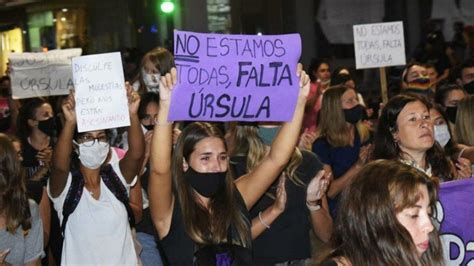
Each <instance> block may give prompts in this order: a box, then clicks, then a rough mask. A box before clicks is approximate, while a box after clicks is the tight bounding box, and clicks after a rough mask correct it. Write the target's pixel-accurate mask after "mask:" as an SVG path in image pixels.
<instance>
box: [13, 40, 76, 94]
mask: <svg viewBox="0 0 474 266" xmlns="http://www.w3.org/2000/svg"><path fill="white" fill-rule="evenodd" d="M81 53H82V49H80V48H75V49H65V50H52V51H49V52H46V53H11V54H10V56H9V58H8V60H9V62H10V68H11V79H12V82H11V84H12V95H13V98H15V99H23V98H32V97H41V96H54V95H66V94H68V93H69V90H70V89H73V82H72V71H71V58H74V57H77V56H80V55H81Z"/></svg>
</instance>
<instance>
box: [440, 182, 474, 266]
mask: <svg viewBox="0 0 474 266" xmlns="http://www.w3.org/2000/svg"><path fill="white" fill-rule="evenodd" d="M473 194H474V179H472V178H471V179H465V180H458V181H451V182H445V183H442V184H441V188H440V192H439V202H438V204H437V207H436V213H435V218H436V220H437V221H438V222H439V223H440V224H441V228H440V235H441V242H442V244H443V254H444V262H445V265H474V226H473V221H474V205H473V204H472V195H473Z"/></svg>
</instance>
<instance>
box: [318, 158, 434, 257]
mask: <svg viewBox="0 0 474 266" xmlns="http://www.w3.org/2000/svg"><path fill="white" fill-rule="evenodd" d="M436 202H437V187H436V183H435V182H433V180H431V179H430V178H428V177H427V176H426V175H425V174H423V173H422V172H421V171H418V170H416V169H414V168H412V167H410V166H408V165H405V164H402V163H400V162H397V161H389V160H377V161H374V162H371V163H369V164H367V165H366V166H365V167H364V168H362V170H361V171H360V172H359V173H358V174H357V177H356V178H355V179H354V182H353V183H352V184H351V185H350V186H349V187H347V188H346V189H345V190H344V191H343V193H342V195H341V202H340V212H339V214H338V217H337V218H336V222H335V230H334V234H333V237H332V239H331V251H330V254H329V255H328V256H327V257H326V259H325V260H324V262H323V263H322V265H324V266H333V265H334V266H335V265H341V266H350V265H423V266H428V265H430V266H441V265H443V256H442V248H441V243H440V240H439V235H438V232H437V230H436V228H435V227H434V226H433V223H432V221H433V218H432V217H431V214H432V211H433V210H434V209H435V208H436Z"/></svg>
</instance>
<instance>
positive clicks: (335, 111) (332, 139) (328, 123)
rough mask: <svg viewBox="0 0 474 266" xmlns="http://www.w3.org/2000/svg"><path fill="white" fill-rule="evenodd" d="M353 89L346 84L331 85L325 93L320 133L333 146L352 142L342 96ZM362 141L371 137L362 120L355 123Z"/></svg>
mask: <svg viewBox="0 0 474 266" xmlns="http://www.w3.org/2000/svg"><path fill="white" fill-rule="evenodd" d="M348 90H352V89H349V88H348V87H346V86H344V85H337V86H333V87H330V88H329V89H327V90H326V91H325V92H324V94H323V101H322V104H321V111H320V114H319V116H320V120H319V125H318V129H319V133H320V136H321V137H325V138H326V140H327V141H328V143H329V144H330V145H331V146H333V147H344V146H349V145H351V144H352V140H351V137H350V136H351V132H350V131H348V130H347V124H346V119H345V117H344V111H343V109H342V104H341V97H342V95H343V94H344V93H345V92H346V91H348ZM355 127H356V128H357V132H358V133H359V137H360V140H361V142H365V141H367V140H368V139H369V137H370V130H369V128H368V127H367V126H365V125H364V124H363V123H362V122H360V121H359V122H357V124H356V125H355Z"/></svg>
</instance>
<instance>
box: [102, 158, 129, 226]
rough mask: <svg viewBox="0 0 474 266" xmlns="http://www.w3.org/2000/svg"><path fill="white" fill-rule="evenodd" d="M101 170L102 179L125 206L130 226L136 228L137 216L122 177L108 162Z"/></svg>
mask: <svg viewBox="0 0 474 266" xmlns="http://www.w3.org/2000/svg"><path fill="white" fill-rule="evenodd" d="M100 172H101V173H100V176H101V177H102V180H103V181H104V183H105V185H106V186H107V188H108V189H109V190H110V191H112V193H113V194H114V196H115V197H116V198H117V199H118V200H119V201H120V202H122V204H123V205H124V206H125V209H126V210H127V214H128V222H129V223H130V227H131V228H134V227H135V216H134V215H133V211H132V208H131V207H130V201H129V197H128V193H127V189H126V188H125V186H124V185H123V183H122V181H120V178H119V177H118V175H117V173H116V172H115V171H114V169H113V168H112V165H110V164H107V165H106V166H103V167H102V169H101V171H100Z"/></svg>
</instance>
